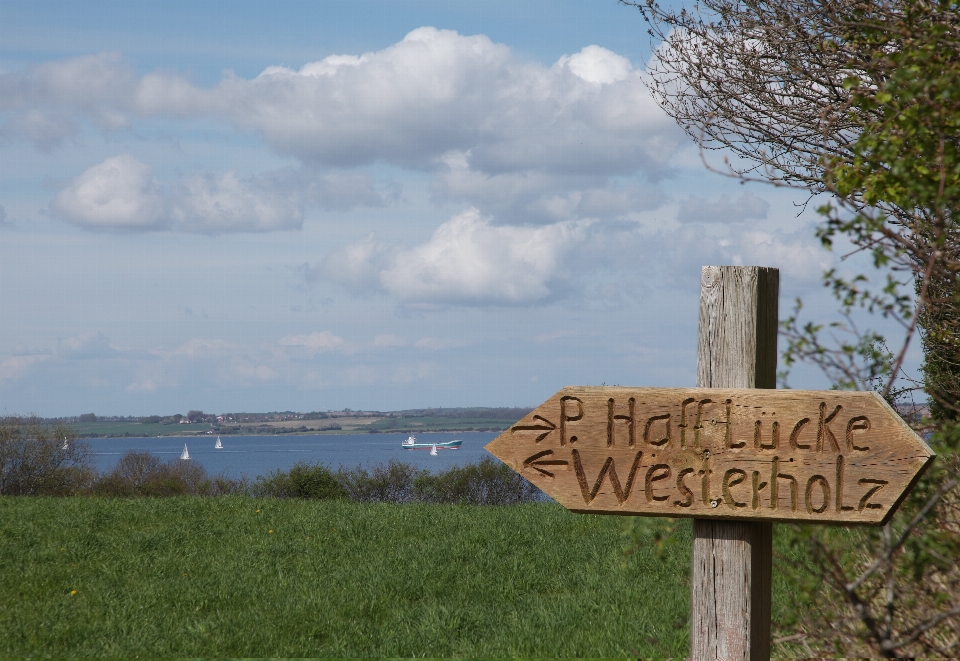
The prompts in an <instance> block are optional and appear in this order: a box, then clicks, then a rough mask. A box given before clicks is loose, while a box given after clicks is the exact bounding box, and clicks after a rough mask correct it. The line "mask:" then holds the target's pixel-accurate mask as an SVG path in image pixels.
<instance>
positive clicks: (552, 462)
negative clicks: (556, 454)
mask: <svg viewBox="0 0 960 661" xmlns="http://www.w3.org/2000/svg"><path fill="white" fill-rule="evenodd" d="M547 433H550V432H547ZM544 435H546V434H544ZM551 454H553V450H544V451H543V452H538V453H536V454H535V455H533V456H530V457H527V458H526V459H524V460H523V467H524V468H532V469H533V470H535V471H537V472H538V473H541V474H543V475H546V476H547V477H553V473H551V472H550V471H548V470H546V469H543V468H540V466H566V465H568V463H569V462H567V461H564V460H563V459H542V458H541V457H549V456H550V455H551Z"/></svg>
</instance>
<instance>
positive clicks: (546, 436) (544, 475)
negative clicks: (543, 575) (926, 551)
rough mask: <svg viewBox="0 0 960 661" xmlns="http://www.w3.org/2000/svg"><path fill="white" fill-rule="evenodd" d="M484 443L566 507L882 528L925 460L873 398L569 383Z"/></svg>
mask: <svg viewBox="0 0 960 661" xmlns="http://www.w3.org/2000/svg"><path fill="white" fill-rule="evenodd" d="M487 450H489V451H490V452H492V453H493V454H494V455H496V456H497V457H498V458H499V459H501V460H502V461H504V462H505V463H506V464H508V465H509V466H511V467H512V468H513V469H514V470H516V471H517V472H518V473H520V474H521V475H523V476H524V477H526V478H527V479H529V480H530V481H531V482H533V483H534V484H536V485H537V486H538V487H539V488H540V489H542V490H543V491H544V492H546V493H547V494H549V495H550V496H551V497H552V498H554V499H555V500H557V501H558V502H559V503H561V504H562V505H564V506H565V507H567V508H569V509H571V510H573V511H576V512H592V513H601V514H645V515H649V516H670V517H694V518H716V519H749V520H760V521H798V522H808V523H846V524H873V525H876V524H881V523H883V522H884V521H885V520H886V519H887V518H888V517H889V516H890V515H891V514H892V513H893V510H894V508H895V507H896V505H897V504H898V503H899V501H900V498H901V496H902V495H903V494H905V493H906V491H907V489H908V488H909V487H910V486H911V485H912V483H913V482H914V481H915V480H916V479H917V477H918V476H919V475H920V474H921V473H922V471H923V470H924V469H925V467H926V466H927V465H928V463H929V462H930V461H931V460H932V457H933V452H932V451H931V450H930V448H929V447H928V446H927V445H926V444H925V443H924V442H923V441H922V440H921V439H920V438H919V437H918V436H917V435H916V434H915V433H914V432H913V431H912V430H911V429H910V428H909V427H908V426H907V425H906V424H905V423H904V422H903V421H902V420H901V419H900V418H899V416H897V414H896V413H895V412H894V411H893V410H892V409H890V407H889V406H887V404H886V402H884V401H883V399H881V398H880V397H878V396H877V395H876V394H875V393H870V392H840V391H833V390H827V391H821V390H759V389H747V388H743V389H732V388H625V387H607V386H594V387H575V386H574V387H568V388H564V389H563V390H561V391H560V392H558V393H557V394H555V395H554V396H553V397H551V398H550V399H548V400H547V401H546V402H544V403H543V404H541V405H540V406H538V407H537V408H536V409H534V410H533V411H532V412H531V413H530V414H529V415H527V416H526V417H524V418H523V419H522V420H520V421H519V422H518V423H517V424H515V425H513V426H512V427H510V428H509V429H507V430H506V431H505V432H503V433H502V434H500V435H499V436H498V437H497V438H495V439H494V440H493V441H491V442H490V443H489V444H488V445H487Z"/></svg>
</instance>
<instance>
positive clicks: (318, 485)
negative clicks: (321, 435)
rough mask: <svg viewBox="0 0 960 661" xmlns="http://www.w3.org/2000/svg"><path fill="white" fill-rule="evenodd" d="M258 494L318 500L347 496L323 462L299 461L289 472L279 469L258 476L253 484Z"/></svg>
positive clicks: (254, 490) (254, 491)
mask: <svg viewBox="0 0 960 661" xmlns="http://www.w3.org/2000/svg"><path fill="white" fill-rule="evenodd" d="M253 493H255V494H256V495H258V496H272V497H274V498H315V499H318V500H325V499H335V498H346V497H347V491H346V489H344V488H343V486H342V485H341V484H340V482H339V481H338V480H337V477H336V476H335V475H334V474H333V472H332V471H331V470H330V469H329V468H327V467H326V466H324V465H323V464H320V463H316V464H308V463H306V462H297V463H296V464H294V465H293V467H292V468H291V469H290V470H289V471H288V472H283V471H281V470H279V469H277V470H275V471H273V472H272V473H269V474H268V475H267V476H266V477H261V478H258V479H257V481H256V483H255V484H254V486H253Z"/></svg>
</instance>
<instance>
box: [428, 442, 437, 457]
mask: <svg viewBox="0 0 960 661" xmlns="http://www.w3.org/2000/svg"><path fill="white" fill-rule="evenodd" d="M430 456H431V457H436V456H437V444H436V443H434V444H433V446H432V447H431V448H430Z"/></svg>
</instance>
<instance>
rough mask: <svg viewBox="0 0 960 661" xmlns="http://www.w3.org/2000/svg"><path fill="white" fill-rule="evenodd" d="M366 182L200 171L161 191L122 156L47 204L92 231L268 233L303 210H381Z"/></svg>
mask: <svg viewBox="0 0 960 661" xmlns="http://www.w3.org/2000/svg"><path fill="white" fill-rule="evenodd" d="M383 204H384V198H383V196H382V195H381V194H380V193H379V192H377V191H376V190H375V183H374V180H373V178H372V177H369V176H364V175H361V174H341V173H329V174H325V175H320V174H318V173H315V172H312V171H310V170H302V169H301V170H295V169H289V168H288V169H285V170H278V171H274V172H269V173H266V174H263V175H248V176H242V175H240V174H239V173H237V172H236V171H232V170H231V171H227V172H205V173H198V174H193V175H191V176H188V177H184V178H182V179H181V180H179V181H178V182H175V183H174V184H172V185H169V186H163V185H162V184H161V183H160V182H159V180H158V179H157V178H156V177H155V176H154V173H153V168H152V167H150V166H149V165H147V164H146V163H142V162H140V161H139V160H137V159H136V158H135V157H134V156H133V155H131V154H121V155H120V156H113V157H111V158H108V159H106V160H105V161H103V162H102V163H99V164H97V165H94V166H92V167H90V168H88V169H87V170H85V171H84V172H83V173H82V174H80V176H78V177H76V178H75V179H74V180H73V181H71V182H70V183H69V184H68V185H67V186H66V187H65V188H64V189H63V190H61V191H60V193H58V194H57V196H56V197H55V198H54V199H53V201H52V202H51V205H50V206H51V208H52V209H53V211H54V212H55V213H57V214H58V215H60V216H61V217H63V218H64V219H65V220H67V221H68V222H71V223H74V224H76V225H79V226H81V227H85V228H87V229H94V230H110V231H136V230H141V231H143V230H162V229H173V230H177V231H182V232H198V233H204V234H219V233H223V232H271V231H276V230H296V229H300V228H301V227H302V226H303V217H304V210H305V209H306V208H307V207H308V206H320V207H324V208H329V209H349V208H352V207H354V206H382V205H383Z"/></svg>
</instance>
